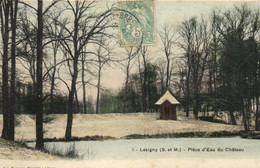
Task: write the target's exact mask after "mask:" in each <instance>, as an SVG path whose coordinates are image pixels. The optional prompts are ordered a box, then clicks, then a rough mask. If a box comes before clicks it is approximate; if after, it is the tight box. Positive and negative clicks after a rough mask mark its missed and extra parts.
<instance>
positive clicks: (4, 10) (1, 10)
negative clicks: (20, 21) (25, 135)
mask: <svg viewBox="0 0 260 168" xmlns="http://www.w3.org/2000/svg"><path fill="white" fill-rule="evenodd" d="M0 5H1V6H0V15H1V33H2V41H3V55H2V56H3V58H2V97H3V98H4V99H3V106H2V108H3V109H2V110H3V131H2V138H4V139H10V140H11V138H12V137H10V136H9V135H10V134H9V133H10V113H9V108H10V102H9V87H8V80H9V75H8V72H9V71H8V42H9V16H10V6H11V5H12V2H11V1H8V0H4V1H0Z"/></svg>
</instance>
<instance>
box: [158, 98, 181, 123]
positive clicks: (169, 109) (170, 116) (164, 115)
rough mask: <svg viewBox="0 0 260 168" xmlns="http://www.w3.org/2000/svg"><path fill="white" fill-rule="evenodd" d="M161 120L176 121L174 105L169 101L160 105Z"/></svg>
mask: <svg viewBox="0 0 260 168" xmlns="http://www.w3.org/2000/svg"><path fill="white" fill-rule="evenodd" d="M160 118H161V119H163V120H177V116H176V105H174V104H171V103H170V102H169V101H165V102H164V103H163V104H162V105H161V117H160Z"/></svg>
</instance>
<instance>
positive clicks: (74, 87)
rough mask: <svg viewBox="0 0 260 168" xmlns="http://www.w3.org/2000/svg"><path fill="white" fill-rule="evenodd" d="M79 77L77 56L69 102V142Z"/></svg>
mask: <svg viewBox="0 0 260 168" xmlns="http://www.w3.org/2000/svg"><path fill="white" fill-rule="evenodd" d="M77 76H78V57H77V56H76V58H75V60H74V63H73V76H72V82H71V90H70V92H69V100H68V114H67V127H66V134H65V139H66V140H67V141H69V140H71V130H72V120H73V100H74V95H75V92H76V82H77Z"/></svg>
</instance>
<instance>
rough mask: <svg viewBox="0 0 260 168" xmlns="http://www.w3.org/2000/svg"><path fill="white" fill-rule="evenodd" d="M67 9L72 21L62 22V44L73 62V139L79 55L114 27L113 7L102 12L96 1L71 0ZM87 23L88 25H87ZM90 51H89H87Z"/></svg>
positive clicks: (70, 116)
mask: <svg viewBox="0 0 260 168" xmlns="http://www.w3.org/2000/svg"><path fill="white" fill-rule="evenodd" d="M64 5H65V8H66V11H70V12H71V19H72V20H71V22H67V24H64V23H60V26H61V27H63V28H64V29H65V32H64V34H63V38H64V39H63V40H62V42H61V45H62V47H63V49H64V50H65V51H66V52H67V53H68V55H69V57H70V60H71V64H72V76H71V77H72V79H71V86H70V91H69V99H68V117H67V127H66V133H65V138H66V140H70V139H71V130H72V120H73V100H74V95H75V91H76V84H77V78H78V72H79V69H78V63H79V57H80V56H81V55H82V54H83V53H84V52H85V51H84V46H86V45H87V44H88V43H95V42H96V37H97V36H98V35H100V34H103V35H107V34H106V33H105V32H104V30H105V29H107V28H110V27H112V23H113V22H112V20H111V18H112V17H113V11H114V10H115V9H114V8H113V7H112V8H109V9H107V10H106V11H104V12H102V13H96V11H95V7H96V6H95V5H97V4H96V3H95V1H92V2H90V1H86V0H84V1H75V2H74V4H72V3H71V2H70V1H66V2H64ZM86 25H87V26H86ZM87 52H88V51H87Z"/></svg>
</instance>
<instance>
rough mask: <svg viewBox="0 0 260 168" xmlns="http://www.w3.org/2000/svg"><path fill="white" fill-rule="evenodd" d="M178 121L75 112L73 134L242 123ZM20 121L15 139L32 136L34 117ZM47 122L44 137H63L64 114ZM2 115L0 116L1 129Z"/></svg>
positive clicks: (181, 117) (213, 129)
mask: <svg viewBox="0 0 260 168" xmlns="http://www.w3.org/2000/svg"><path fill="white" fill-rule="evenodd" d="M177 116H178V120H177V121H172V120H171V121H169V120H168V121H166V120H159V114H158V113H128V114H99V115H97V114H75V115H74V118H73V129H72V136H74V137H85V136H95V135H98V136H111V137H115V138H122V137H124V136H127V135H131V134H139V135H146V134H148V135H153V134H171V133H181V132H182V133H183V132H209V133H210V132H216V131H239V130H243V127H242V126H232V125H227V124H219V123H212V122H206V121H200V120H194V119H187V118H186V117H185V116H184V115H183V114H177ZM16 117H17V120H18V121H19V125H18V126H17V127H16V128H15V132H16V134H15V139H16V140H17V141H33V140H35V119H34V117H32V116H31V115H18V116H16ZM48 118H49V122H47V123H45V124H44V131H45V134H44V137H45V138H55V137H56V138H63V137H64V135H65V128H66V121H67V116H66V115H65V114H53V115H49V116H48ZM1 131H2V116H0V132H1Z"/></svg>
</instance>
